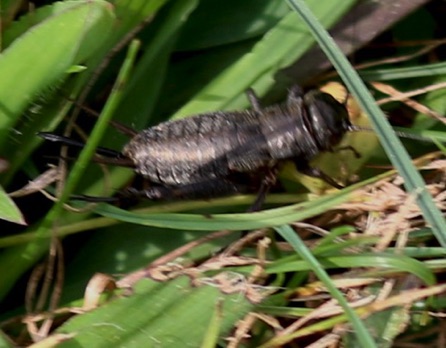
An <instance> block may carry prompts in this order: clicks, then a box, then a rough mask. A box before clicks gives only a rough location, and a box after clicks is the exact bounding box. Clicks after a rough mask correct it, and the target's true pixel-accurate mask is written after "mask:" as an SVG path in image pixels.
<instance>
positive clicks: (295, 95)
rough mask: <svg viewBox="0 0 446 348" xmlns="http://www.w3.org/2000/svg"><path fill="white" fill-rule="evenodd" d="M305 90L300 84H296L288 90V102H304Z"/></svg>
mask: <svg viewBox="0 0 446 348" xmlns="http://www.w3.org/2000/svg"><path fill="white" fill-rule="evenodd" d="M303 95H304V90H303V89H302V87H300V86H299V85H294V86H292V87H291V88H290V89H289V90H288V96H287V104H288V105H296V104H301V103H302V97H303Z"/></svg>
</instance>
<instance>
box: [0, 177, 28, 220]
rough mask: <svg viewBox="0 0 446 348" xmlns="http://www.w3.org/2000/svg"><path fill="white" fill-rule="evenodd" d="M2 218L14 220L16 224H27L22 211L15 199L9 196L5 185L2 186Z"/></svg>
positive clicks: (0, 196) (0, 192)
mask: <svg viewBox="0 0 446 348" xmlns="http://www.w3.org/2000/svg"><path fill="white" fill-rule="evenodd" d="M0 219H1V220H7V221H10V222H14V223H16V224H21V225H26V222H25V220H24V219H23V216H22V213H21V212H20V210H19V208H17V206H16V205H15V204H14V202H13V200H12V199H11V198H9V196H8V195H7V194H6V192H5V191H4V190H3V187H1V186H0Z"/></svg>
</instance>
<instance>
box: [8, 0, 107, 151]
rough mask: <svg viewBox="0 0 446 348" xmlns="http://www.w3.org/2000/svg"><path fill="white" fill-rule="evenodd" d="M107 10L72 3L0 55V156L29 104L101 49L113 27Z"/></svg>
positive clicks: (102, 4)
mask: <svg viewBox="0 0 446 348" xmlns="http://www.w3.org/2000/svg"><path fill="white" fill-rule="evenodd" d="M111 10H112V8H111V5H110V4H109V3H107V2H105V1H102V0H95V1H76V5H75V6H72V7H70V8H69V9H67V10H65V11H61V12H60V13H57V14H56V15H54V16H50V17H48V18H47V19H46V20H44V21H42V22H41V23H39V24H38V25H36V26H34V27H32V28H31V29H29V30H28V31H26V32H25V33H24V34H23V35H22V36H20V37H19V38H17V39H16V40H15V41H14V42H13V43H12V44H11V45H10V46H9V47H8V48H7V49H6V50H5V51H4V52H3V53H2V54H1V55H0V76H2V80H1V83H0V149H1V150H2V152H5V149H4V148H2V147H3V145H4V143H5V141H6V138H7V134H8V132H9V131H10V129H11V128H12V127H14V125H15V123H16V122H17V121H18V119H19V118H20V117H21V115H22V113H23V111H24V110H25V108H26V107H27V106H28V105H29V103H30V102H32V101H33V100H34V98H36V97H37V95H38V94H39V93H43V91H44V90H46V89H48V88H51V86H54V85H55V84H58V83H60V82H61V81H62V80H63V79H64V78H65V77H66V76H67V71H68V69H69V68H70V67H71V66H72V65H74V64H78V63H80V62H82V61H83V60H85V59H86V58H88V56H89V55H91V54H93V53H94V52H95V51H96V50H97V49H98V47H100V46H101V43H102V42H103V40H105V39H106V38H107V36H108V34H109V33H110V30H111V27H112V24H113V19H114V16H113V13H112V11H111Z"/></svg>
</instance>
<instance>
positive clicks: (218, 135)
mask: <svg viewBox="0 0 446 348" xmlns="http://www.w3.org/2000/svg"><path fill="white" fill-rule="evenodd" d="M259 134H261V133H260V130H259V125H258V122H257V121H256V116H255V115H254V114H251V113H248V112H240V113H231V114H230V116H229V117H228V115H220V114H219V113H216V114H204V115H198V116H195V117H192V118H187V119H181V120H178V121H171V122H165V123H161V124H159V125H158V126H155V127H151V128H149V129H146V130H144V131H142V132H140V133H138V134H137V135H136V136H135V137H134V138H133V139H132V140H131V141H130V142H129V143H128V144H127V145H126V146H125V147H124V149H123V151H122V153H123V154H124V155H125V156H127V157H128V158H130V159H132V160H133V162H134V164H135V170H136V172H138V173H139V174H141V175H142V176H144V177H146V178H148V179H150V181H152V182H155V183H160V184H166V185H185V184H192V183H198V182H201V181H203V180H209V179H213V178H224V177H226V176H227V175H228V174H229V173H230V172H231V170H232V169H231V167H230V165H228V163H229V162H230V161H231V158H233V157H240V156H242V157H243V153H239V152H238V149H240V148H243V146H244V144H245V143H246V141H249V139H251V138H252V137H253V136H254V137H258V135H259Z"/></svg>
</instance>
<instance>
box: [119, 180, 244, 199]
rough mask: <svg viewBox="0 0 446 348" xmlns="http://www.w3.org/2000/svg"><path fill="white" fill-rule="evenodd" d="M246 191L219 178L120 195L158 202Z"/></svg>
mask: <svg viewBox="0 0 446 348" xmlns="http://www.w3.org/2000/svg"><path fill="white" fill-rule="evenodd" d="M246 191H247V187H246V186H245V185H241V184H238V183H234V182H232V181H229V180H225V179H220V178H218V179H212V180H207V181H203V182H199V183H193V184H187V185H181V186H152V187H149V188H147V189H144V190H135V189H129V190H126V191H124V192H121V193H120V195H121V196H123V197H128V198H132V197H136V198H144V199H149V200H154V201H158V200H172V199H206V198H215V197H222V196H227V195H231V194H236V193H243V192H246Z"/></svg>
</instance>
